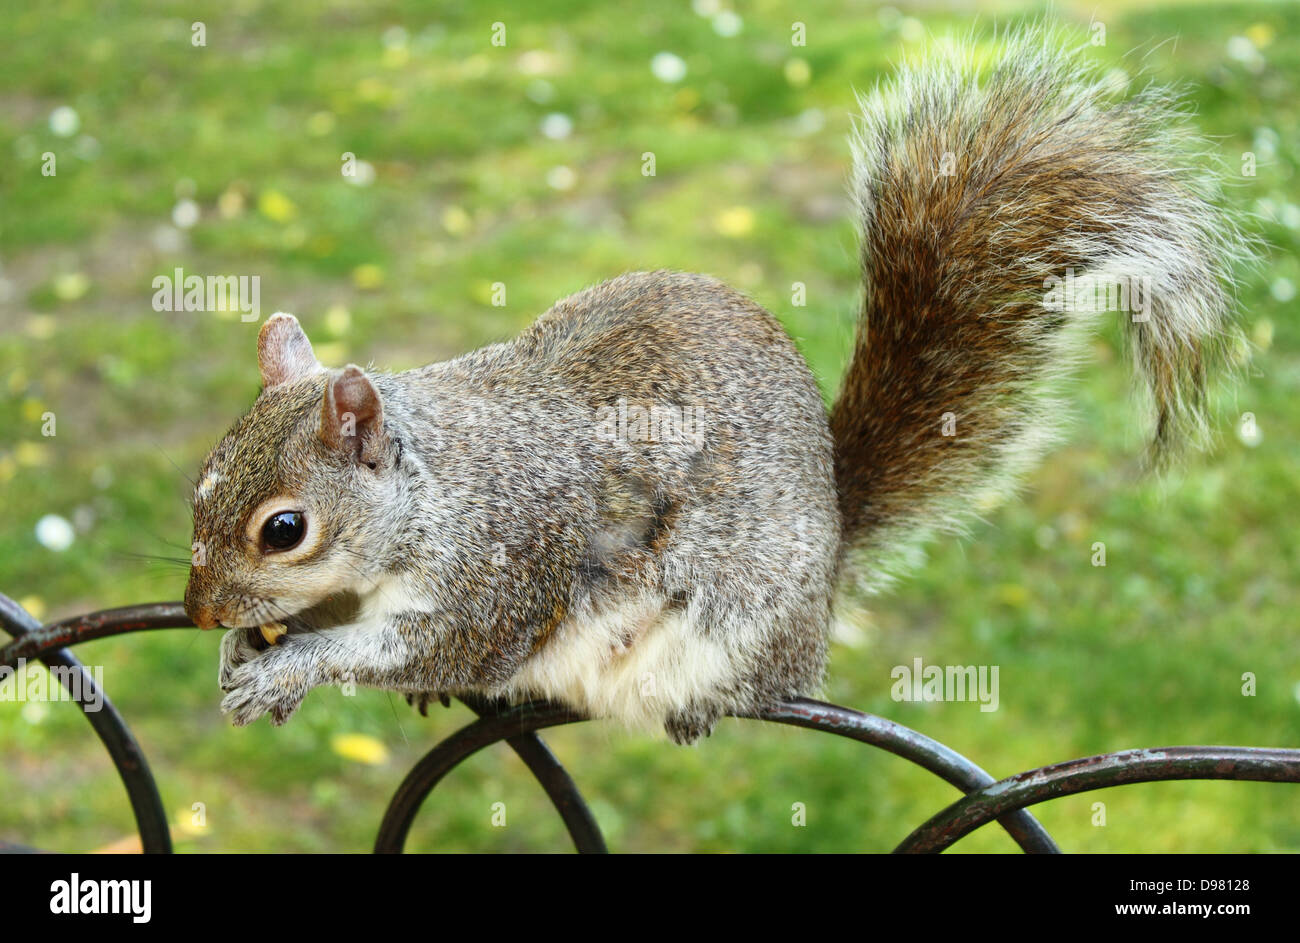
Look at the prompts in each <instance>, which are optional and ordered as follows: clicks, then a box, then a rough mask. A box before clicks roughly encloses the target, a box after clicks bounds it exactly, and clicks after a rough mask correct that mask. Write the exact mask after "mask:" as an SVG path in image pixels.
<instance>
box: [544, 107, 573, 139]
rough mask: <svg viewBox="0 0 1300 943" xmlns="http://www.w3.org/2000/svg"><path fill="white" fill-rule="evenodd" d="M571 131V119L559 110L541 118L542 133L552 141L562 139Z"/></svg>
mask: <svg viewBox="0 0 1300 943" xmlns="http://www.w3.org/2000/svg"><path fill="white" fill-rule="evenodd" d="M572 133H573V119H572V118H570V117H569V116H568V115H566V114H562V113H561V112H558V111H556V112H552V113H551V114H549V115H547V116H546V117H545V118H543V119H542V134H544V135H545V136H546V137H548V138H550V139H551V140H552V141H562V140H564V139H565V138H567V137H568V136H569V135H570V134H572Z"/></svg>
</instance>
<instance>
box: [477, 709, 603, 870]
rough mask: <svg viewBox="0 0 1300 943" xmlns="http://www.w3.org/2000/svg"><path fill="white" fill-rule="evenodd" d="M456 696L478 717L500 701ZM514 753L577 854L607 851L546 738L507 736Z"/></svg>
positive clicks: (585, 807)
mask: <svg viewBox="0 0 1300 943" xmlns="http://www.w3.org/2000/svg"><path fill="white" fill-rule="evenodd" d="M460 700H461V701H462V702H463V703H464V704H465V706H466V707H468V708H469V709H470V710H472V711H473V712H474V713H476V714H478V715H479V716H480V717H483V716H484V715H487V716H492V715H495V714H499V713H500V712H501V709H502V707H503V705H501V704H499V703H496V702H492V701H487V700H483V699H480V698H476V697H471V696H466V697H462V698H460ZM506 743H508V744H509V745H510V748H511V749H512V750H514V751H515V753H516V755H518V757H519V758H520V759H521V760H523V761H524V764H525V765H526V766H527V767H528V769H529V771H530V772H531V773H532V774H533V778H534V779H536V780H537V782H538V783H539V784H541V787H542V788H543V789H544V790H546V795H547V796H548V797H549V798H550V800H551V804H552V805H554V806H555V811H556V812H559V813H560V818H561V820H563V822H564V827H565V828H567V829H568V830H569V837H570V838H572V839H573V846H574V848H576V849H577V851H578V853H579V854H584V855H591V854H601V855H603V854H608V853H609V849H608V848H607V847H606V846H605V836H604V835H603V834H601V831H600V826H599V825H598V824H597V823H596V817H595V816H594V815H592V814H591V809H589V808H588V807H587V802H586V800H585V799H583V798H582V793H581V792H579V791H578V785H577V783H575V782H574V781H573V777H571V776H570V775H569V771H568V770H566V769H565V768H564V766H563V765H562V764H561V763H560V761H559V760H558V759H556V758H555V754H554V753H552V752H551V750H550V748H549V747H548V746H547V745H546V742H545V741H544V740H543V739H542V738H541V737H539V736H537V734H536V733H533V732H530V733H525V734H520V735H519V736H517V737H511V738H510V739H509V740H507V741H506Z"/></svg>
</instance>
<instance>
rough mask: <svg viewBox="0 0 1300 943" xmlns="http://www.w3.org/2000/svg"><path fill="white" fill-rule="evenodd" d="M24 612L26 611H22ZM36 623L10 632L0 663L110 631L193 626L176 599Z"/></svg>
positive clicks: (14, 663)
mask: <svg viewBox="0 0 1300 943" xmlns="http://www.w3.org/2000/svg"><path fill="white" fill-rule="evenodd" d="M0 600H4V602H7V603H8V605H9V607H10V611H14V610H17V611H20V612H21V611H22V608H21V607H20V606H19V605H18V604H17V603H16V602H14V601H13V600H12V599H9V598H8V597H7V596H3V595H0ZM4 611H5V610H4V607H3V606H2V605H0V621H3V622H5V623H6V629H7V628H8V623H9V622H10V620H8V619H5V618H4ZM24 615H26V613H25V612H24ZM31 624H33V625H36V628H35V629H30V630H28V631H25V632H13V631H10V632H9V634H10V635H12V636H14V640H13V641H12V642H10V643H9V644H8V645H6V646H4V647H3V648H0V666H3V665H8V666H9V667H11V668H14V667H17V665H18V659H20V658H26V659H29V660H30V659H32V658H40V657H41V656H42V654H44V653H45V652H49V651H55V650H57V649H60V648H66V647H67V646H69V645H76V644H78V643H80V642H92V641H94V640H95V639H101V638H108V637H109V636H111V635H124V634H126V633H127V632H140V631H143V630H145V629H184V628H193V627H194V623H193V622H191V621H190V617H189V616H187V615H186V614H185V609H184V607H183V606H182V605H181V604H180V603H177V602H155V603H145V604H144V605H142V606H123V607H121V608H120V609H102V610H100V611H99V612H92V613H89V614H87V615H84V616H77V617H75V618H72V619H64V620H63V621H62V622H52V623H50V624H49V625H47V626H44V627H42V626H40V625H39V624H37V623H36V622H35V620H32V622H31Z"/></svg>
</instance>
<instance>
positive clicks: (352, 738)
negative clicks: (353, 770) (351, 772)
mask: <svg viewBox="0 0 1300 943" xmlns="http://www.w3.org/2000/svg"><path fill="white" fill-rule="evenodd" d="M330 746H331V747H332V748H333V750H334V752H335V753H337V754H338V755H339V756H341V757H343V758H344V759H345V760H353V761H355V762H357V763H367V764H369V765H370V766H382V765H383V764H384V763H387V762H388V747H386V746H384V745H383V743H381V742H380V741H378V740H376V739H375V738H374V737H370V736H367V735H366V734H364V733H340V734H336V735H335V737H334V739H333V740H331V741H330Z"/></svg>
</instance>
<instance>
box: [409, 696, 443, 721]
mask: <svg viewBox="0 0 1300 943" xmlns="http://www.w3.org/2000/svg"><path fill="white" fill-rule="evenodd" d="M434 698H437V699H438V701H440V702H441V703H442V706H443V707H451V697H450V696H448V695H446V694H443V693H442V692H440V691H419V692H411V693H408V694H407V695H406V703H407V704H410V705H411V706H412V707H414V708H415V709H416V710H418V711H419V712H420V716H421V717H428V716H429V704H430V703H431V702H432V701H433V700H434Z"/></svg>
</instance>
